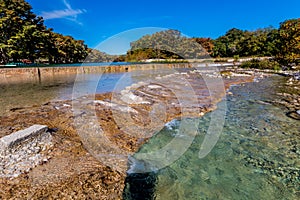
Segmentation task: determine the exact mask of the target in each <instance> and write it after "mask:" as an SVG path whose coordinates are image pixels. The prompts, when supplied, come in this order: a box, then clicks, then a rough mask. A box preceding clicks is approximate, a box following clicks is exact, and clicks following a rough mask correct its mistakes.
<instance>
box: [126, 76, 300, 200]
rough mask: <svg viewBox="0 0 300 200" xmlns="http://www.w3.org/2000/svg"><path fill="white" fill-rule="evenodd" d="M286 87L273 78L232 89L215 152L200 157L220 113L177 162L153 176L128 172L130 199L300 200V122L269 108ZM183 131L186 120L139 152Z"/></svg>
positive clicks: (201, 129) (201, 128)
mask: <svg viewBox="0 0 300 200" xmlns="http://www.w3.org/2000/svg"><path fill="white" fill-rule="evenodd" d="M284 82H285V78H283V77H279V76H271V77H269V78H266V79H263V80H261V81H259V82H254V83H248V84H245V85H244V86H234V87H232V88H231V92H232V94H233V95H228V96H227V98H226V99H224V100H223V102H224V101H226V104H227V112H226V121H225V126H224V128H223V131H222V134H221V136H220V138H219V140H218V142H217V144H216V146H215V147H214V148H213V150H212V151H211V152H210V153H209V154H208V155H207V156H206V157H204V158H202V159H200V158H199V150H200V146H201V144H202V142H203V139H204V137H205V134H206V132H207V129H208V126H209V122H210V117H211V115H212V114H213V112H217V110H216V111H213V112H212V113H208V114H206V115H205V116H204V117H202V118H201V119H200V123H199V126H198V134H197V136H196V137H195V139H194V141H193V143H192V145H191V146H190V148H189V149H188V150H187V151H186V152H185V153H184V154H183V156H181V157H180V158H179V159H178V160H177V161H175V162H174V163H172V164H171V165H169V166H167V167H165V168H163V169H159V170H155V171H153V172H149V173H144V174H139V173H134V172H133V171H131V173H128V176H127V179H126V188H125V190H124V195H123V197H124V199H127V200H128V199H162V200H171V199H178V200H181V199H182V200H183V199H191V200H195V199H299V195H300V188H299V186H300V184H299V181H300V180H299V177H300V161H299V160H300V159H299V155H300V138H299V133H300V121H297V120H293V119H291V118H288V117H287V116H286V114H285V113H286V112H287V110H286V108H284V107H279V106H274V105H272V104H271V103H269V102H272V101H273V100H274V99H276V98H278V96H277V95H276V93H277V92H282V90H284V87H285V86H284V85H283V83H284ZM179 127H180V121H177V122H176V123H175V122H174V123H172V125H171V127H170V126H167V127H165V128H164V129H163V130H162V131H160V132H159V133H157V134H156V135H155V136H154V137H153V138H151V140H150V141H149V142H148V143H146V144H145V145H143V146H142V147H141V148H140V150H139V152H138V153H147V152H151V151H155V150H157V149H159V148H161V147H163V146H164V145H167V144H168V143H169V142H170V141H171V140H172V139H173V138H174V137H175V135H176V134H178V131H179ZM131 165H138V163H131ZM130 167H131V166H130Z"/></svg>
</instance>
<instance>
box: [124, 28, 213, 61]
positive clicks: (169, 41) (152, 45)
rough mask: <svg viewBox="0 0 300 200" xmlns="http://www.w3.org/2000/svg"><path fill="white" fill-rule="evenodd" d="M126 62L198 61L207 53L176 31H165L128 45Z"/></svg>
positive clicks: (146, 36)
mask: <svg viewBox="0 0 300 200" xmlns="http://www.w3.org/2000/svg"><path fill="white" fill-rule="evenodd" d="M130 46H131V49H130V51H128V52H127V56H126V59H127V60H128V61H140V60H145V59H194V58H196V59H199V58H205V57H208V56H209V55H208V53H207V51H206V50H205V49H204V48H202V47H201V45H200V44H199V43H197V42H196V41H195V40H193V39H191V38H187V37H185V36H183V35H182V34H181V32H179V31H177V30H166V31H161V32H157V33H154V34H152V35H145V36H143V37H142V38H140V39H139V40H137V41H135V42H132V43H131V44H130Z"/></svg>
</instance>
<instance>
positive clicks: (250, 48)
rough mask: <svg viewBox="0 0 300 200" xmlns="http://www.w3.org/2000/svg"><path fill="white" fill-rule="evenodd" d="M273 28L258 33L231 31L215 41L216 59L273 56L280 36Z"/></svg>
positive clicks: (260, 30) (214, 54)
mask: <svg viewBox="0 0 300 200" xmlns="http://www.w3.org/2000/svg"><path fill="white" fill-rule="evenodd" d="M277 33H278V32H277V30H276V29H273V28H265V29H258V30H256V31H242V30H239V29H235V28H234V29H231V30H229V31H228V32H227V33H226V34H225V35H224V36H221V37H219V38H217V39H216V40H215V41H214V48H213V53H212V55H213V56H214V57H235V56H239V57H249V56H272V55H274V53H276V50H277V43H278V37H277V36H278V34H277Z"/></svg>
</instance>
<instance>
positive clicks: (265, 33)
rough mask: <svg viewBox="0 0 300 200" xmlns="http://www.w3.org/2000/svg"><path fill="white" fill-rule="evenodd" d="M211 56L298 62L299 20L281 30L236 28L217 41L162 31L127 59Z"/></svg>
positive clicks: (145, 39)
mask: <svg viewBox="0 0 300 200" xmlns="http://www.w3.org/2000/svg"><path fill="white" fill-rule="evenodd" d="M195 43H197V44H199V45H200V46H197V45H195ZM208 55H209V56H211V57H214V58H227V57H235V58H238V57H265V56H268V57H274V58H275V59H276V60H278V61H279V62H280V63H282V64H288V63H295V62H296V63H299V59H300V19H290V20H286V21H284V22H282V23H280V27H279V28H278V29H276V28H273V27H268V28H262V29H257V30H254V31H248V30H240V29H237V28H233V29H230V30H229V31H227V32H226V33H225V35H223V36H220V37H218V38H217V39H211V38H197V37H195V38H187V37H184V36H182V34H181V33H180V32H179V31H176V30H167V31H161V32H158V33H155V34H153V35H146V36H143V37H142V38H140V39H139V40H137V41H135V42H132V43H131V49H130V51H128V53H127V56H126V59H127V60H128V61H132V60H134V61H139V60H144V59H151V58H161V59H170V58H171V59H172V58H185V59H189V58H194V59H198V58H205V57H207V56H208Z"/></svg>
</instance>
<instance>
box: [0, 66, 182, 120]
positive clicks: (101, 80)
mask: <svg viewBox="0 0 300 200" xmlns="http://www.w3.org/2000/svg"><path fill="white" fill-rule="evenodd" d="M178 70H180V69H178ZM170 73H174V70H172V69H165V70H163V69H159V70H141V71H138V70H137V71H132V72H126V73H94V74H82V75H81V74H78V75H77V74H63V75H59V74H58V75H56V76H55V77H48V78H44V79H42V81H41V82H39V81H32V80H28V81H22V82H20V83H14V84H7V83H2V84H0V115H4V114H5V113H7V112H9V110H10V109H12V108H19V107H27V106H29V107H30V106H34V105H41V104H43V103H46V102H49V101H52V100H54V101H57V100H68V99H72V94H73V89H74V83H75V81H76V85H77V86H79V87H82V88H85V89H86V90H85V92H84V93H83V94H82V95H89V94H95V93H96V94H101V93H106V92H112V91H118V90H122V89H124V88H125V87H126V86H129V85H131V84H133V83H137V82H139V81H143V80H146V79H151V78H153V77H156V76H158V75H160V76H162V75H165V74H170Z"/></svg>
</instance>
